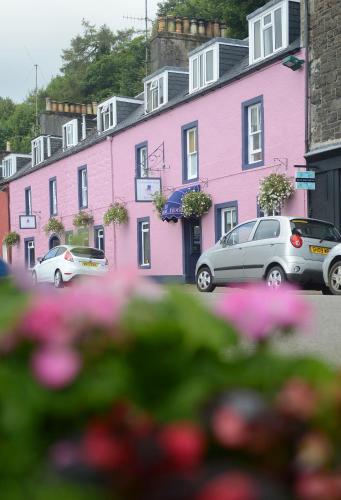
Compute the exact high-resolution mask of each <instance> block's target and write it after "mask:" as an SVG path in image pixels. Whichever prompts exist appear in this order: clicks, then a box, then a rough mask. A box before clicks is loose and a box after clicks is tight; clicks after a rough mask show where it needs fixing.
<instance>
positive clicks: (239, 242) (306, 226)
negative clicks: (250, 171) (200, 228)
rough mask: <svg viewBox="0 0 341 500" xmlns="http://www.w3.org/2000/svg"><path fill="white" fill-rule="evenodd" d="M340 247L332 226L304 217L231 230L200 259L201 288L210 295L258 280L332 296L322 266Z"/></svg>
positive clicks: (266, 219)
mask: <svg viewBox="0 0 341 500" xmlns="http://www.w3.org/2000/svg"><path fill="white" fill-rule="evenodd" d="M340 242H341V236H340V234H339V232H338V230H337V229H336V228H335V226H334V225H333V224H330V223H329V222H325V221H320V220H316V219H307V218H304V217H262V218H258V219H253V220H250V221H247V222H244V223H243V224H239V225H238V226H236V227H235V228H233V229H232V230H231V231H230V232H229V233H227V234H225V235H224V236H223V237H222V238H221V239H220V240H219V241H218V242H217V243H216V244H215V245H214V247H212V248H209V249H208V250H206V251H205V252H204V253H203V254H202V255H201V256H200V258H199V260H198V262H197V266H196V283H197V287H198V289H199V290H200V291H201V292H211V291H213V290H214V288H215V287H216V286H217V285H225V284H229V283H243V282H244V283H245V282H252V281H260V280H265V281H266V282H267V284H268V285H269V286H271V287H278V286H280V285H281V284H282V283H283V282H285V281H287V280H288V281H290V282H294V283H298V284H300V285H302V286H304V287H305V288H311V289H317V290H322V291H323V292H324V293H326V294H328V293H330V292H329V289H328V288H327V287H326V286H325V284H324V281H323V275H322V263H323V260H324V258H325V256H326V255H327V254H328V253H329V251H330V250H331V248H333V247H334V246H335V245H337V244H338V243H340ZM340 273H341V257H340ZM340 292H341V289H340Z"/></svg>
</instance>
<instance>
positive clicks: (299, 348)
mask: <svg viewBox="0 0 341 500" xmlns="http://www.w3.org/2000/svg"><path fill="white" fill-rule="evenodd" d="M186 287H187V288H188V291H189V292H190V293H193V294H196V295H198V296H199V297H200V298H201V300H203V301H204V303H206V304H207V305H209V306H210V307H213V306H214V305H215V304H216V303H217V301H218V300H219V297H221V294H223V293H224V292H225V290H226V289H224V288H216V290H215V291H214V292H212V293H200V292H197V291H196V288H195V287H194V286H191V285H186ZM293 293H298V294H300V295H304V296H305V298H306V300H307V301H308V302H309V303H310V304H311V305H312V310H313V315H314V316H313V318H312V328H311V331H310V332H305V333H295V334H293V335H292V336H286V337H285V338H281V339H278V340H275V341H274V347H275V349H277V350H278V351H279V352H281V353H283V354H290V355H292V354H295V355H307V354H312V355H314V356H315V357H319V358H321V359H324V360H326V361H328V362H330V363H332V364H333V365H336V366H340V367H341V297H335V296H326V295H322V294H321V293H320V292H311V291H309V292H307V291H295V292H293Z"/></svg>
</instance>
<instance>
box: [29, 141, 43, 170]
mask: <svg viewBox="0 0 341 500" xmlns="http://www.w3.org/2000/svg"><path fill="white" fill-rule="evenodd" d="M44 159H45V158H44V137H37V138H36V139H34V140H33V141H32V166H33V167H34V166H35V165H39V163H42V162H43V161H44Z"/></svg>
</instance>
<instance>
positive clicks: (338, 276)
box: [328, 260, 341, 295]
mask: <svg viewBox="0 0 341 500" xmlns="http://www.w3.org/2000/svg"><path fill="white" fill-rule="evenodd" d="M328 284H329V290H330V291H331V292H332V294H333V295H341V260H338V261H337V262H335V263H334V264H333V265H332V267H331V268H330V271H329V279H328Z"/></svg>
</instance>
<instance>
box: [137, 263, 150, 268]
mask: <svg viewBox="0 0 341 500" xmlns="http://www.w3.org/2000/svg"><path fill="white" fill-rule="evenodd" d="M150 268H151V265H150V264H140V265H139V269H150Z"/></svg>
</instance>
